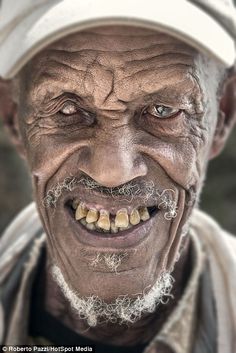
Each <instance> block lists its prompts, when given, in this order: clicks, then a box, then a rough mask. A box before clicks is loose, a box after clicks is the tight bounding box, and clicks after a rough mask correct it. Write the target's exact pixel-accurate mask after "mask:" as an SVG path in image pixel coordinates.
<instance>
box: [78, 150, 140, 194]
mask: <svg viewBox="0 0 236 353" xmlns="http://www.w3.org/2000/svg"><path fill="white" fill-rule="evenodd" d="M79 169H80V171H82V172H83V173H85V174H87V175H89V176H90V177H91V178H92V179H94V180H95V181H96V182H97V183H99V184H100V185H103V186H106V187H116V186H120V185H122V184H125V183H127V182H129V181H131V180H133V179H135V178H137V177H141V176H145V175H146V174H147V166H146V164H145V162H144V160H143V157H142V156H141V155H138V154H137V153H135V152H134V151H133V150H132V149H129V148H127V146H126V147H124V146H123V147H122V146H121V145H118V146H117V145H116V146H115V145H114V144H111V143H109V144H100V145H96V146H95V147H94V148H91V149H89V150H87V151H86V153H85V154H84V157H83V158H82V160H80V162H79Z"/></svg>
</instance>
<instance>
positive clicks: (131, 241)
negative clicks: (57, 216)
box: [69, 212, 158, 249]
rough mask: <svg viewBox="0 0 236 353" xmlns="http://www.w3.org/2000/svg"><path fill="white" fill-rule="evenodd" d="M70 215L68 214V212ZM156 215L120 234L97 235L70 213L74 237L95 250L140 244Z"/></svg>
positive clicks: (148, 231) (147, 233)
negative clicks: (74, 231)
mask: <svg viewBox="0 0 236 353" xmlns="http://www.w3.org/2000/svg"><path fill="white" fill-rule="evenodd" d="M69 213H70V212H69ZM157 215H158V213H157V214H156V215H155V216H153V217H151V218H150V219H149V220H148V221H145V222H142V223H139V224H138V225H136V226H134V227H133V228H130V229H127V230H123V231H122V232H120V233H115V234H110V233H104V235H103V234H102V233H99V235H98V233H97V232H95V231H90V230H87V229H86V228H85V227H84V226H83V225H82V224H81V223H80V222H78V221H76V220H75V219H74V217H73V216H72V215H71V213H70V215H69V216H70V217H69V218H70V222H71V226H72V227H73V228H74V227H76V228H77V229H78V231H76V237H77V238H78V239H79V241H80V242H81V243H83V244H85V245H89V246H93V247H97V248H101V247H102V248H116V249H123V248H129V247H132V246H135V245H138V244H139V243H141V242H142V241H143V240H144V239H145V238H146V237H147V236H148V235H149V233H150V231H151V228H152V226H153V223H154V220H155V218H156V217H157Z"/></svg>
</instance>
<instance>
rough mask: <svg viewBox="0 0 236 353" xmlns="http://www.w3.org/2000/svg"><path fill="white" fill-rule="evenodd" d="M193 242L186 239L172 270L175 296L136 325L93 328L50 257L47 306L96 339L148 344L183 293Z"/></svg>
mask: <svg viewBox="0 0 236 353" xmlns="http://www.w3.org/2000/svg"><path fill="white" fill-rule="evenodd" d="M189 243H190V242H189V240H188V239H187V238H186V243H185V245H184V250H183V252H182V255H181V257H180V260H179V261H178V262H177V263H176V266H175V270H174V271H173V273H172V276H173V277H174V279H175V284H174V287H173V290H172V295H173V299H170V300H169V301H168V302H167V303H166V304H160V305H159V306H158V307H157V309H156V311H155V312H154V313H152V314H146V315H144V316H143V317H142V319H140V320H139V321H137V322H136V323H134V324H132V325H131V324H129V325H128V326H127V325H126V324H122V325H120V324H119V323H116V324H112V323H103V324H98V325H97V326H96V327H89V326H88V325H87V322H86V321H85V320H82V319H80V318H79V317H78V315H77V314H76V313H75V312H74V311H73V310H72V309H71V306H70V303H69V302H68V301H67V299H66V298H65V297H64V295H63V294H62V292H61V290H60V288H59V287H58V285H57V284H56V283H55V281H54V280H53V279H52V276H51V273H50V271H49V270H48V267H49V266H50V262H49V259H47V265H46V268H45V272H44V274H43V277H42V285H43V286H44V287H43V288H45V289H44V294H45V300H44V308H45V310H46V311H47V312H49V313H50V314H51V315H53V316H54V317H55V318H57V319H58V320H59V321H61V322H62V323H63V324H64V325H66V326H67V327H69V328H70V329H72V330H73V331H75V332H77V333H79V334H81V335H83V336H85V337H87V338H90V339H92V340H94V341H101V342H106V343H107V344H109V343H110V344H114V345H121V346H131V345H136V344H141V343H146V342H148V341H150V340H151V339H152V338H153V337H154V336H155V335H156V334H157V332H159V331H160V329H161V327H162V326H163V324H164V321H165V320H166V318H167V317H168V316H169V315H170V313H171V312H172V311H173V309H174V308H175V306H176V304H177V302H178V300H179V298H180V297H181V295H182V293H183V290H184V288H185V286H186V283H187V280H188V278H189V275H190V268H191V259H190V258H191V256H190V244H189ZM147 328H148V329H147Z"/></svg>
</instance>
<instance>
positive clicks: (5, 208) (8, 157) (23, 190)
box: [0, 123, 236, 234]
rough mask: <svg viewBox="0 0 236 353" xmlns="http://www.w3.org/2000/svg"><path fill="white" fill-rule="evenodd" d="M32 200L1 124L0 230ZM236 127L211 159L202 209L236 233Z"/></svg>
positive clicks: (22, 168)
mask: <svg viewBox="0 0 236 353" xmlns="http://www.w3.org/2000/svg"><path fill="white" fill-rule="evenodd" d="M31 199H32V196H31V187H30V178H29V176H28V172H27V169H26V167H25V165H24V163H23V161H22V160H21V159H20V158H19V157H18V156H17V154H16V152H15V151H14V149H13V147H12V146H11V144H10V142H9V140H8V138H7V136H6V134H5V133H4V131H3V127H2V125H1V123H0V212H1V213H0V214H1V216H0V233H2V231H3V229H4V228H5V227H6V225H7V224H8V223H9V222H10V221H11V220H12V218H13V217H14V216H15V215H16V214H17V213H18V212H19V211H20V210H21V209H22V208H23V207H24V206H25V205H27V204H28V203H29V202H30V201H31ZM235 206H236V129H235V130H234V131H233V133H232V135H231V137H230V140H229V141H228V144H227V146H226V148H225V150H224V151H223V153H222V154H221V156H219V157H218V158H217V159H215V160H213V161H211V163H210V166H209V170H208V177H207V180H206V184H205V188H204V190H203V193H202V198H201V208H202V209H203V210H205V211H207V212H208V213H209V214H211V215H212V216H213V217H214V218H216V219H217V220H218V221H219V223H220V224H221V225H222V226H223V227H224V228H225V229H227V230H228V231H230V232H232V233H235V234H236V212H235V209H236V207H235Z"/></svg>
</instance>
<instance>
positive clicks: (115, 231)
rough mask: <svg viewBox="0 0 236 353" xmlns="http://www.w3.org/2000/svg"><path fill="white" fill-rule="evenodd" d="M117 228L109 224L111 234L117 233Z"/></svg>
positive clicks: (113, 223) (113, 224)
mask: <svg viewBox="0 0 236 353" xmlns="http://www.w3.org/2000/svg"><path fill="white" fill-rule="evenodd" d="M118 230H119V229H118V228H117V227H116V226H115V222H111V233H118Z"/></svg>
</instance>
